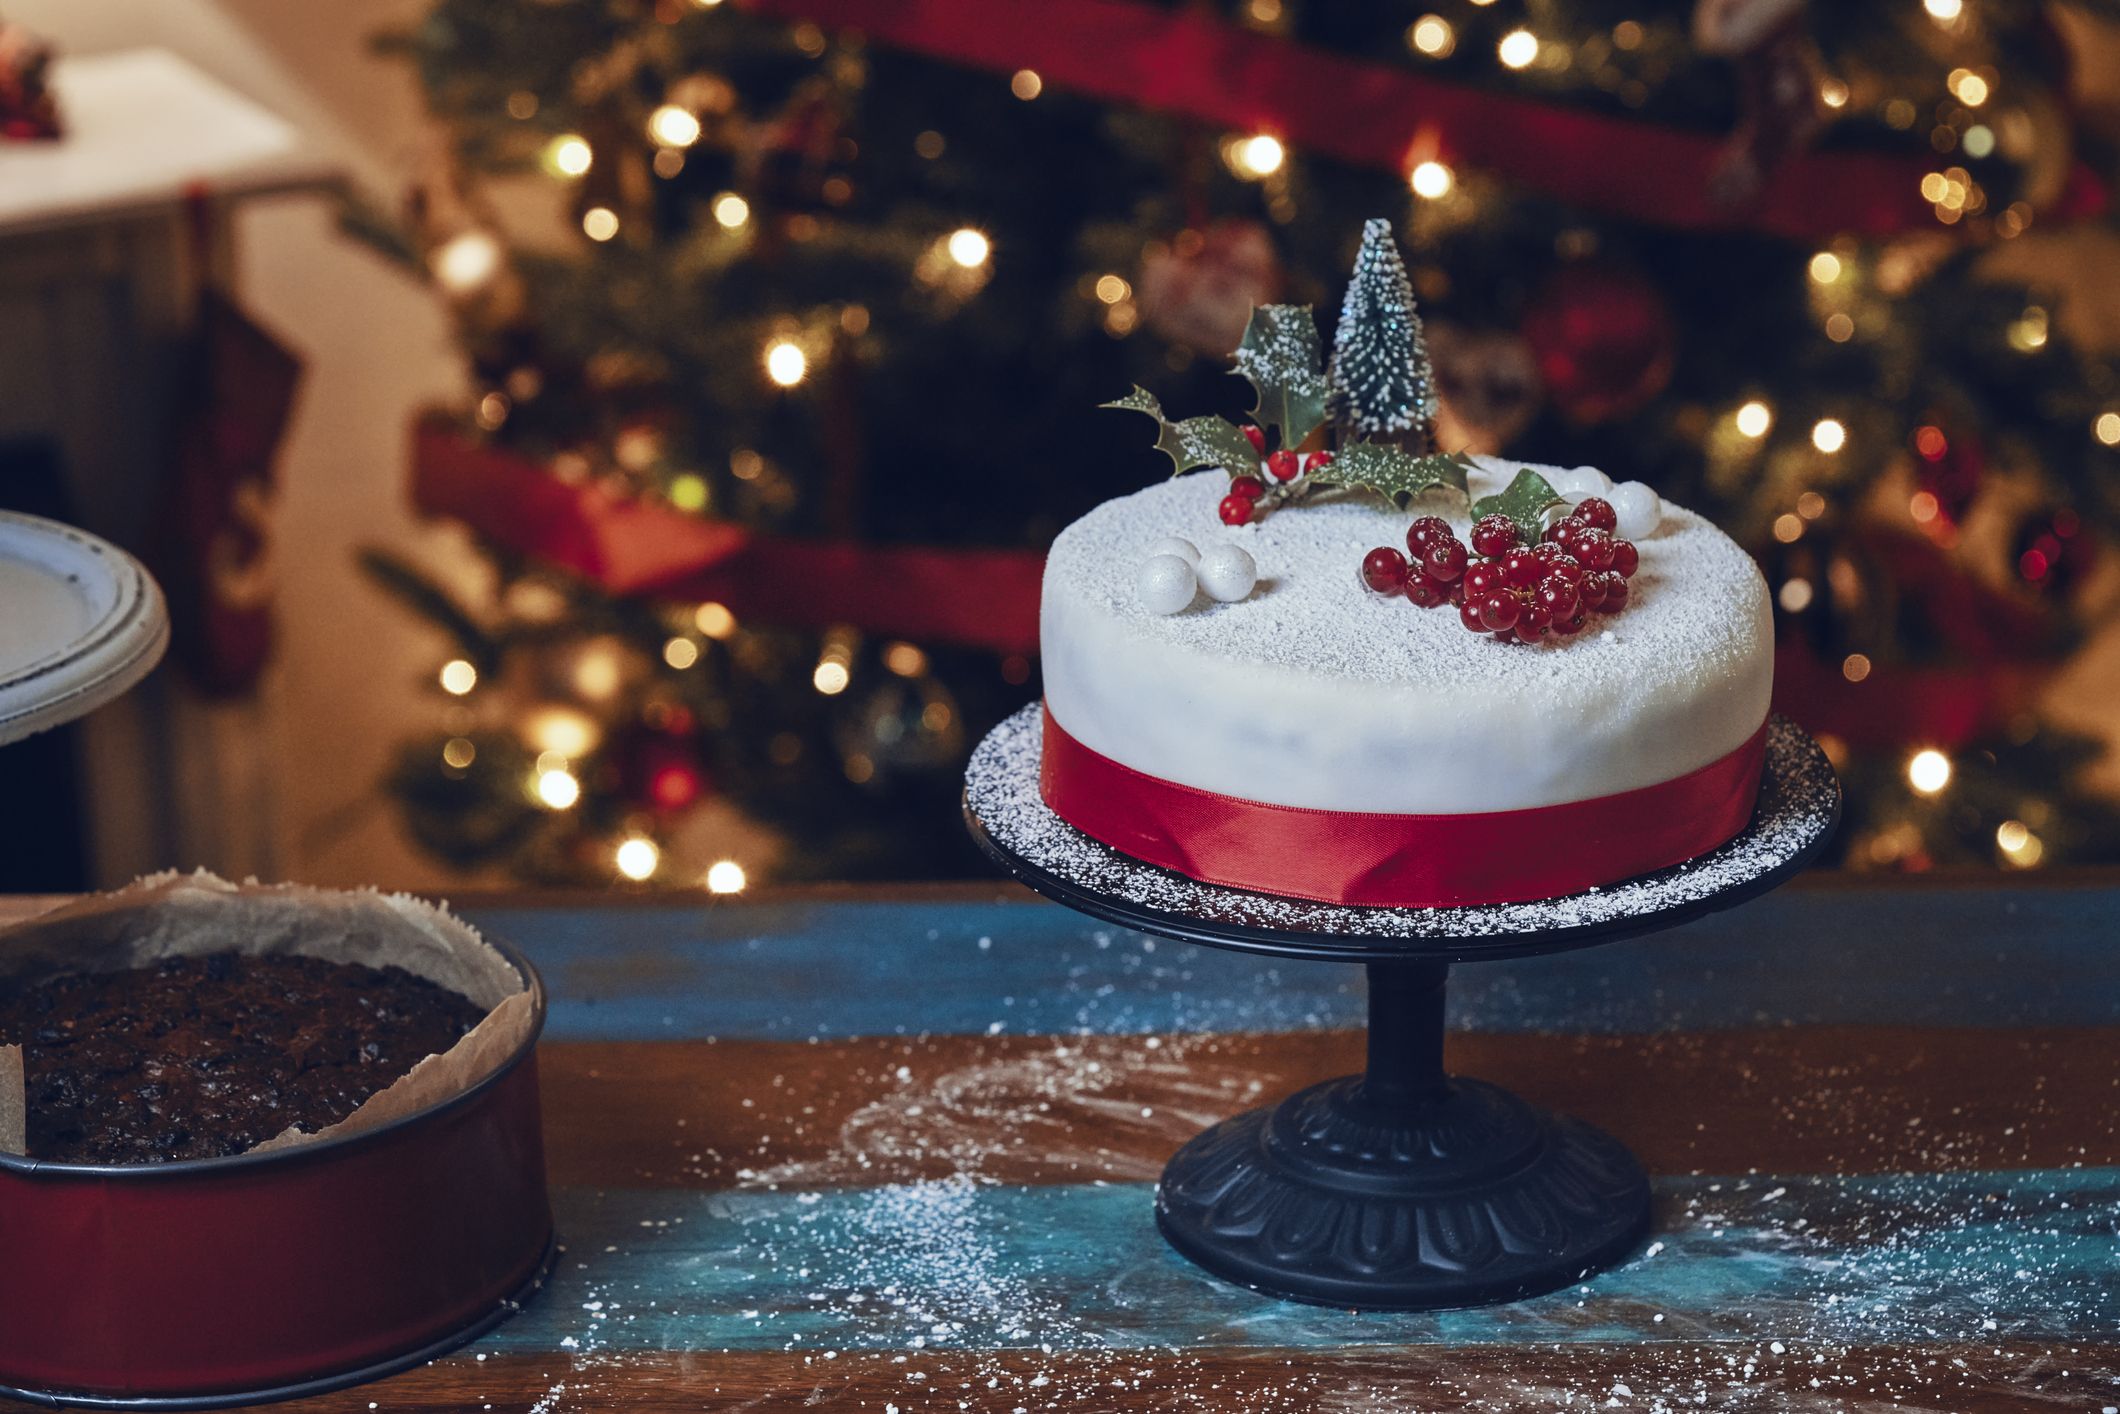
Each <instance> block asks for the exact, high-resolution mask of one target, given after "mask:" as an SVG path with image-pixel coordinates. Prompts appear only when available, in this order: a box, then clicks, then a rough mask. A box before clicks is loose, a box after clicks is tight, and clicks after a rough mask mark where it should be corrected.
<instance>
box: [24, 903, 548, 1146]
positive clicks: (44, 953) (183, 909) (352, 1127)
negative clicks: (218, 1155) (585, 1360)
mask: <svg viewBox="0 0 2120 1414" xmlns="http://www.w3.org/2000/svg"><path fill="white" fill-rule="evenodd" d="M216 952H238V953H251V954H258V955H270V954H293V955H296V956H301V957H319V958H326V959H329V960H331V961H334V962H357V963H361V964H364V965H366V966H369V967H390V966H396V967H402V968H404V969H405V970H406V971H407V972H410V973H412V974H414V975H415V976H418V977H424V978H426V979H427V980H428V981H430V982H433V983H436V984H438V985H440V986H443V987H447V988H450V989H451V990H452V991H456V992H460V993H462V994H463V995H464V996H466V997H469V998H470V999H471V1000H472V1001H473V1002H475V1003H477V1004H478V1005H480V1006H482V1007H485V1008H487V1014H486V1019H485V1020H483V1021H481V1022H480V1023H479V1024H478V1025H477V1026H476V1027H474V1028H472V1030H471V1032H470V1033H469V1034H468V1035H466V1036H465V1037H464V1038H463V1039H462V1040H461V1041H458V1042H457V1043H456V1045H454V1046H452V1047H450V1049H449V1050H447V1051H445V1052H444V1053H442V1054H441V1055H436V1056H429V1057H427V1058H426V1059H425V1060H423V1061H421V1062H420V1063H419V1064H418V1065H416V1066H414V1067H413V1068H412V1070H411V1071H410V1072H408V1073H407V1074H405V1075H404V1076H402V1077H400V1078H399V1079H398V1080H397V1082H396V1083H394V1084H392V1085H391V1086H390V1087H389V1088H387V1089H385V1090H382V1091H379V1092H378V1093H376V1094H374V1095H371V1096H370V1097H369V1098H368V1100H367V1101H366V1103H364V1104H362V1105H361V1107H360V1108H359V1109H357V1110H355V1111H354V1112H353V1113H352V1114H350V1115H348V1116H347V1117H346V1118H345V1119H343V1120H340V1121H339V1122H338V1123H337V1124H335V1125H332V1126H330V1127H329V1128H327V1129H323V1130H319V1131H317V1132H316V1133H314V1134H306V1133H303V1132H302V1131H300V1130H298V1129H289V1130H288V1131H287V1132H286V1133H284V1134H281V1135H279V1136H278V1137H276V1138H273V1139H269V1140H267V1141H266V1142H265V1143H263V1144H260V1145H258V1146H256V1148H255V1149H253V1150H251V1151H250V1152H253V1153H259V1152H264V1151H266V1150H273V1149H288V1148H294V1147H296V1146H299V1145H303V1144H314V1143H318V1142H319V1141H321V1140H324V1139H330V1138H336V1137H338V1136H340V1135H345V1134H356V1133H359V1132H360V1131H362V1130H365V1129H374V1128H376V1127H377V1126H379V1125H383V1124H388V1123H389V1122H391V1121H392V1120H395V1119H399V1118H401V1117H403V1116H405V1115H408V1114H411V1113H413V1112H414V1111H416V1110H420V1109H424V1108H426V1107H427V1106H429V1105H432V1104H435V1103H437V1102H439V1101H441V1100H445V1099H447V1098H448V1097H449V1096H451V1095H455V1094H460V1093H462V1092H463V1091H464V1090H466V1089H469V1088H470V1087H471V1086H473V1085H475V1084H477V1083H478V1082H479V1081H480V1080H482V1079H484V1078H485V1077H486V1076H488V1075H490V1074H492V1073H493V1071H494V1070H496V1069H497V1068H498V1067H499V1066H500V1064H501V1062H502V1061H503V1060H505V1059H506V1058H507V1057H508V1056H509V1055H511V1054H512V1053H513V1052H514V1051H515V1049H516V1048H517V1047H518V1046H520V1045H521V1044H522V1042H523V1039H524V1038H525V1037H526V1036H528V1035H529V1034H530V1028H531V1027H532V1025H533V1024H534V1023H535V1016H534V1014H533V1013H534V1007H533V1002H532V998H531V995H530V992H529V990H528V989H527V988H526V987H525V986H524V985H523V983H522V980H521V979H520V978H519V977H518V976H517V975H516V973H515V969H514V968H512V967H510V966H509V965H508V960H507V959H506V958H504V957H502V956H501V955H500V953H498V952H496V951H495V950H494V949H493V948H492V947H491V946H489V945H488V944H487V942H486V941H485V939H483V938H481V937H480V936H479V935H478V932H477V930H475V929H473V928H472V927H471V925H470V924H468V923H465V922H464V921H463V920H462V919H460V918H457V917H456V916H455V915H453V914H451V913H449V912H448V911H447V910H445V909H441V908H437V907H435V906H434V905H433V904H430V903H427V902H425V901H423V900H421V899H415V898H410V897H407V896H406V895H404V894H384V893H379V892H376V891H375V890H372V889H370V890H360V891H353V892H346V891H340V890H335V889H316V888H309V887H307V886H305V885H301V884H257V883H246V884H231V883H229V882H228V881H227V880H226V879H222V878H218V877H216V876H214V875H212V874H209V873H207V872H205V871H204V870H201V871H199V872H198V873H196V874H177V873H174V872H171V873H165V874H156V875H152V876H150V877H148V878H145V879H141V880H139V881H138V882H137V883H134V884H130V885H128V886H127V887H125V888H122V889H118V890H116V891H115V892H112V893H107V894H96V895H94V896H92V897H89V898H84V899H81V900H79V901H77V902H74V903H70V904H66V905H64V906H62V907H60V908H55V909H53V910H52V911H51V912H49V913H46V914H42V915H40V916H38V917H36V918H33V919H31V920H29V921H28V922H27V923H22V924H18V925H17V926H15V927H13V928H8V929H4V930H0V986H9V985H17V984H23V983H29V982H36V981H40V980H42V979H44V978H46V977H51V976H56V975H59V974H62V973H69V972H118V971H123V970H124V969H126V968H130V967H142V966H147V965H150V964H152V963H156V962H159V961H161V960H162V959H164V958H168V957H186V956H197V955H200V954H203V953H216ZM27 1133H28V1098H27V1093H26V1090H25V1084H24V1075H23V1064H22V1051H21V1048H20V1047H18V1046H0V1153H8V1154H24V1153H26V1152H27V1151H28V1145H27V1139H26V1136H27Z"/></svg>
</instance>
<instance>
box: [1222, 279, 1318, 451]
mask: <svg viewBox="0 0 2120 1414" xmlns="http://www.w3.org/2000/svg"><path fill="white" fill-rule="evenodd" d="M1236 363H1237V372H1239V373H1241V374H1243V375H1244V377H1245V378H1246V379H1248V380H1249V381H1250V383H1251V387H1252V391H1253V392H1254V393H1256V394H1257V395H1258V403H1257V405H1256V406H1255V407H1254V408H1253V409H1252V414H1251V416H1252V420H1253V421H1254V422H1256V423H1258V424H1259V425H1260V426H1261V427H1278V428H1279V429H1280V430H1281V445H1282V446H1284V447H1294V446H1296V445H1297V444H1299V443H1300V442H1302V440H1303V439H1304V438H1305V437H1308V436H1309V435H1310V434H1311V433H1313V432H1315V431H1316V430H1317V429H1318V426H1319V424H1321V423H1323V422H1324V421H1325V373H1324V354H1323V353H1322V351H1321V349H1320V345H1319V343H1318V323H1317V320H1315V319H1313V318H1312V317H1311V313H1310V306H1309V305H1307V304H1262V305H1258V306H1255V307H1254V308H1253V309H1252V311H1251V319H1250V321H1249V322H1248V323H1246V324H1245V326H1244V339H1243V342H1241V343H1239V344H1238V345H1237V352H1236Z"/></svg>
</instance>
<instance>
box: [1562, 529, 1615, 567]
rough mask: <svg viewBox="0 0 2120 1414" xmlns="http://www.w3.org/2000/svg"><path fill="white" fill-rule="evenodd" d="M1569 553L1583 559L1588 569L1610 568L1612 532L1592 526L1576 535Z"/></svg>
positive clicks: (1584, 565)
mask: <svg viewBox="0 0 2120 1414" xmlns="http://www.w3.org/2000/svg"><path fill="white" fill-rule="evenodd" d="M1569 553H1570V554H1572V555H1574V556H1575V558H1576V559H1578V560H1580V561H1582V563H1583V568H1584V569H1586V570H1602V569H1609V568H1611V566H1612V536H1611V533H1610V532H1609V531H1603V530H1599V529H1597V528H1596V527H1595V526H1592V527H1591V528H1590V529H1588V530H1585V531H1582V532H1581V533H1580V534H1578V535H1577V536H1576V537H1575V544H1574V546H1573V547H1572V548H1571V549H1570V550H1569Z"/></svg>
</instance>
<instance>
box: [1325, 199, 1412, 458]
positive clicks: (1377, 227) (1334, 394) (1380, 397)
mask: <svg viewBox="0 0 2120 1414" xmlns="http://www.w3.org/2000/svg"><path fill="white" fill-rule="evenodd" d="M1326 377H1327V382H1328V384H1329V387H1330V391H1329V393H1328V394H1327V398H1328V406H1329V407H1330V409H1331V411H1332V415H1333V419H1334V420H1335V421H1336V422H1338V423H1339V424H1340V425H1341V426H1342V427H1344V428H1346V429H1347V430H1348V431H1350V432H1353V433H1356V434H1359V435H1361V436H1363V437H1371V438H1374V437H1383V436H1395V437H1397V438H1398V440H1400V441H1401V442H1402V443H1404V444H1405V445H1407V446H1408V447H1409V448H1410V449H1411V450H1413V451H1416V452H1427V451H1432V450H1434V443H1435V409H1436V402H1435V373H1434V371H1433V370H1432V369H1431V368H1430V367H1429V363H1428V341H1427V338H1426V337H1425V336H1424V335H1423V333H1422V332H1421V316H1420V313H1419V311H1417V310H1416V309H1415V308H1414V303H1413V283H1412V281H1410V280H1408V279H1407V278H1406V266H1405V263H1404V262H1403V261H1402V260H1400V259H1399V245H1398V242H1397V240H1395V239H1394V238H1393V237H1392V234H1391V223H1390V222H1389V221H1382V220H1373V221H1370V222H1368V223H1367V224H1365V225H1364V226H1363V227H1362V247H1361V250H1360V251H1359V252H1358V253H1357V254H1356V255H1355V261H1354V278H1353V279H1351V280H1349V281H1348V282H1347V296H1346V299H1345V300H1344V301H1343V302H1342V303H1341V305H1340V325H1339V332H1338V333H1337V334H1336V335H1335V336H1334V337H1333V341H1332V366H1331V368H1330V369H1329V370H1328V372H1327V375H1326Z"/></svg>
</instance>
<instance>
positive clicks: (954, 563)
mask: <svg viewBox="0 0 2120 1414" xmlns="http://www.w3.org/2000/svg"><path fill="white" fill-rule="evenodd" d="M412 498H413V502H414V504H416V505H417V506H418V507H419V508H420V510H422V511H424V512H426V513H427V514H429V515H440V516H451V517H453V518H455V519H457V520H461V521H463V522H464V523H465V524H467V525H469V526H470V527H471V528H472V529H473V530H475V531H477V532H478V533H479V534H480V535H481V536H483V537H485V538H486V539H487V540H489V541H491V542H493V543H494V544H496V545H500V546H503V547H505V548H507V549H510V550H514V551H517V552H518V553H521V554H526V555H532V556H535V557H536V558H537V559H539V560H541V561H543V562H544V563H546V564H549V565H553V566H556V567H558V568H560V569H564V570H567V571H569V572H571V573H573V574H577V575H579V576H581V577H582V578H583V579H586V580H588V581H589V582H590V583H592V584H594V585H596V586H597V587H598V588H600V589H603V590H605V591H606V592H608V593H611V594H620V595H624V594H645V595H651V596H654V597H658V598H666V599H679V600H692V601H699V600H709V599H711V600H715V601H717V602H719V603H722V604H725V605H727V606H728V608H729V610H730V611H731V612H732V613H734V614H735V615H736V617H737V618H739V619H744V620H755V621H757V622H760V623H771V624H782V625H788V626H793V627H801V628H825V627H830V626H832V625H836V624H847V625H851V626H852V627H854V628H857V629H860V630H862V631H863V632H865V633H873V634H877V635H879V636H884V637H892V638H910V639H916V640H918V641H920V642H923V643H950V644H958V645H962V646H965V647H970V648H985V649H990V650H992V651H993V652H996V653H1020V654H1025V655H1028V654H1031V653H1035V652H1037V651H1038V585H1039V580H1040V578H1041V577H1042V575H1043V573H1044V569H1045V556H1044V555H1042V554H1040V553H1038V552H1037V551H1035V550H994V549H954V548H950V549H944V548H939V547H935V546H926V545H866V544H861V543H858V542H855V541H850V540H795V539H790V538H787V537H783V536H772V535H758V534H754V533H753V532H751V531H749V530H747V529H745V528H744V527H742V526H739V525H732V524H730V523H728V522H727V521H717V520H706V519H703V518H701V517H699V516H696V515H690V514H687V513H686V512H684V511H680V510H677V509H676V508H674V507H672V506H667V505H664V504H662V503H660V502H656V501H648V500H642V499H640V498H638V497H634V496H630V495H622V494H614V493H613V492H610V491H607V490H605V489H604V488H603V487H602V486H599V485H597V484H596V483H594V482H568V481H562V480H561V479H560V478H558V477H557V476H554V475H553V474H552V473H551V472H550V471H549V470H547V469H546V468H545V467H543V466H540V465H539V464H537V463H536V462H533V461H530V460H527V459H526V458H523V457H520V456H517V455H516V454H514V453H512V452H509V451H506V450H504V449H503V448H500V447H494V446H488V445H486V444H483V443H480V442H475V441H473V440H471V439H470V438H468V437H466V436H464V435H463V434H462V433H461V432H459V431H458V430H457V429H456V427H455V425H454V424H452V423H451V422H449V421H448V420H447V419H446V418H430V419H423V420H421V421H420V422H418V423H417V424H415V426H414V428H413V449H412Z"/></svg>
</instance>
